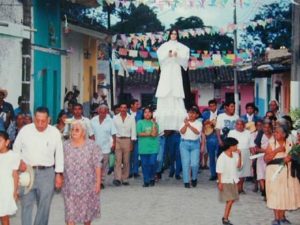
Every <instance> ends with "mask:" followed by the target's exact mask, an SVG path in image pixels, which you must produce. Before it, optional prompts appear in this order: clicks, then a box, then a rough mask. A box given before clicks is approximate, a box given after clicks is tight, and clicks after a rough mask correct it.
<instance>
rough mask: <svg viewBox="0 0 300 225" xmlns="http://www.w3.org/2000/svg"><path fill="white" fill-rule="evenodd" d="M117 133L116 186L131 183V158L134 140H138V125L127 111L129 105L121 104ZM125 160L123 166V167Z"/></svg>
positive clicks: (115, 119)
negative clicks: (129, 179) (129, 177)
mask: <svg viewBox="0 0 300 225" xmlns="http://www.w3.org/2000/svg"><path fill="white" fill-rule="evenodd" d="M113 120H114V124H115V127H116V129H117V133H116V150H115V154H116V162H115V179H114V181H113V184H114V185H116V186H120V185H121V184H123V185H129V183H128V176H129V169H130V168H129V167H130V165H129V159H130V152H131V151H132V149H133V141H135V140H136V125H135V119H134V117H132V116H130V115H129V114H128V113H127V105H126V104H125V103H121V104H120V113H119V114H117V115H116V116H115V117H114V119H113ZM122 162H123V168H122Z"/></svg>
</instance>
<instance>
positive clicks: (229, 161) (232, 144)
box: [216, 138, 242, 225]
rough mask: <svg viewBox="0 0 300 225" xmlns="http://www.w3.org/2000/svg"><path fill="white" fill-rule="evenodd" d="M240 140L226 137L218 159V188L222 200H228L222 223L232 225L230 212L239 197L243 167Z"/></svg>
mask: <svg viewBox="0 0 300 225" xmlns="http://www.w3.org/2000/svg"><path fill="white" fill-rule="evenodd" d="M237 144H238V141H237V140H236V139H235V138H226V139H225V140H224V145H223V147H222V149H223V152H222V153H221V154H220V156H219V158H218V160H217V168H216V171H217V174H218V189H219V191H220V200H221V201H222V202H226V205H225V212H224V217H223V218H222V223H223V224H227V225H232V223H231V222H230V221H229V219H228V218H229V214H230V210H231V207H232V205H233V203H234V201H236V200H238V199H239V194H238V187H237V183H238V182H239V176H238V173H237V172H238V169H240V168H241V166H242V162H241V151H240V150H238V149H237Z"/></svg>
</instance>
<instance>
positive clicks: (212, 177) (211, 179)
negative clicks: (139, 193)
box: [209, 176, 217, 181]
mask: <svg viewBox="0 0 300 225" xmlns="http://www.w3.org/2000/svg"><path fill="white" fill-rule="evenodd" d="M209 180H210V181H214V180H217V176H211V177H210V178H209Z"/></svg>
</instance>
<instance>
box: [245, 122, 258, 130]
mask: <svg viewBox="0 0 300 225" xmlns="http://www.w3.org/2000/svg"><path fill="white" fill-rule="evenodd" d="M245 128H246V129H247V130H249V131H250V132H251V133H252V132H254V131H256V126H255V123H254V122H253V121H251V122H248V123H246V126H245Z"/></svg>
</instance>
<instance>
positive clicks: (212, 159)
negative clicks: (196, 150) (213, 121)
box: [206, 133, 219, 177]
mask: <svg viewBox="0 0 300 225" xmlns="http://www.w3.org/2000/svg"><path fill="white" fill-rule="evenodd" d="M206 148H207V152H208V157H209V169H210V175H211V176H212V177H215V176H217V174H216V158H217V155H218V151H219V142H218V137H217V135H216V134H215V133H213V134H211V135H208V136H206Z"/></svg>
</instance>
